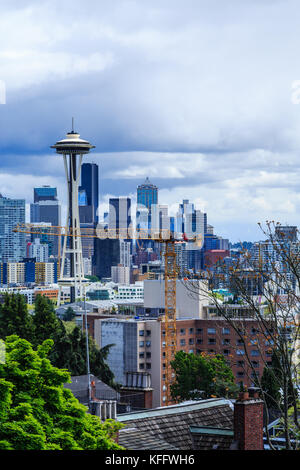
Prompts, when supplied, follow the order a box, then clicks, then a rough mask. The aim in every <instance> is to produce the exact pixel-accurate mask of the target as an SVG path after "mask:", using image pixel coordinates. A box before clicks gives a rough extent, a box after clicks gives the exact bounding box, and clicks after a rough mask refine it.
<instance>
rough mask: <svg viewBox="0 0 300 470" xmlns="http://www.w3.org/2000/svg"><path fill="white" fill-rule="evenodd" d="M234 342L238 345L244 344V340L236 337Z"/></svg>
mask: <svg viewBox="0 0 300 470" xmlns="http://www.w3.org/2000/svg"><path fill="white" fill-rule="evenodd" d="M236 344H237V345H238V346H242V345H243V344H244V340H242V339H237V340H236Z"/></svg>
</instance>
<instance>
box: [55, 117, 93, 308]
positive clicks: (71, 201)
mask: <svg viewBox="0 0 300 470" xmlns="http://www.w3.org/2000/svg"><path fill="white" fill-rule="evenodd" d="M51 148H54V149H56V152H57V153H58V154H61V155H62V156H63V159H64V166H65V173H66V179H67V187H68V209H67V222H66V229H65V236H64V242H63V252H62V262H61V268H60V276H59V279H58V285H59V294H58V306H59V305H60V301H61V291H62V287H64V286H68V287H70V302H71V303H73V302H75V300H76V297H77V296H79V297H82V296H83V291H84V284H85V283H86V282H87V279H85V277H84V266H83V257H82V244H81V236H80V220H79V207H78V187H79V182H80V174H81V163H82V157H83V155H85V154H88V153H89V152H90V150H91V149H92V148H95V146H94V145H91V144H90V143H89V142H88V141H87V140H83V139H81V138H80V134H78V133H77V132H75V131H74V120H73V119H72V131H71V132H69V133H68V134H67V135H66V138H65V139H62V140H59V141H58V142H56V144H55V145H51ZM67 257H69V259H70V275H69V276H67V275H66V259H67Z"/></svg>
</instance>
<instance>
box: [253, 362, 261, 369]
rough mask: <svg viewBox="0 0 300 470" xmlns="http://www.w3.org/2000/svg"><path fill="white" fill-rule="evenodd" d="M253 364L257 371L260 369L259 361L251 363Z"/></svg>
mask: <svg viewBox="0 0 300 470" xmlns="http://www.w3.org/2000/svg"><path fill="white" fill-rule="evenodd" d="M251 364H252V366H253V367H255V369H257V368H258V367H259V362H258V361H251Z"/></svg>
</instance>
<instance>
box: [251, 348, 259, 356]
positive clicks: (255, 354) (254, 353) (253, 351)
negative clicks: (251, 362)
mask: <svg viewBox="0 0 300 470" xmlns="http://www.w3.org/2000/svg"><path fill="white" fill-rule="evenodd" d="M251 356H259V351H258V349H252V351H251Z"/></svg>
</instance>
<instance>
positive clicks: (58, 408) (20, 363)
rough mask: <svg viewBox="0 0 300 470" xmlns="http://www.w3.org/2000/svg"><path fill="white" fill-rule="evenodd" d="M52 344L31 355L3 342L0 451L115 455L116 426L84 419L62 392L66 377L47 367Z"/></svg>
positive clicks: (17, 343)
mask: <svg viewBox="0 0 300 470" xmlns="http://www.w3.org/2000/svg"><path fill="white" fill-rule="evenodd" d="M52 345H53V341H52V340H47V341H44V342H43V343H42V344H41V345H40V346H38V348H37V349H36V350H35V349H34V348H33V346H32V345H31V344H30V343H29V342H28V341H26V340H25V339H21V338H19V337H18V336H16V335H13V336H9V337H7V338H6V342H5V346H6V361H5V363H4V364H0V449H10V450H101V449H111V450H117V449H121V447H120V446H119V445H118V444H117V443H116V442H115V440H114V437H115V436H116V433H117V431H118V429H119V428H120V424H119V423H116V422H114V421H112V420H108V421H107V422H105V423H104V424H102V423H101V421H100V419H99V418H98V417H96V416H92V415H89V414H88V413H87V408H86V407H85V406H83V405H81V404H80V403H79V402H78V400H77V399H76V398H75V397H74V395H73V394H72V392H71V391H70V390H68V389H66V388H64V384H65V383H66V382H69V381H70V374H69V372H68V371H66V370H62V369H59V368H56V367H54V366H52V364H51V362H50V360H49V359H48V357H47V356H48V353H49V351H50V349H51V347H52Z"/></svg>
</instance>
